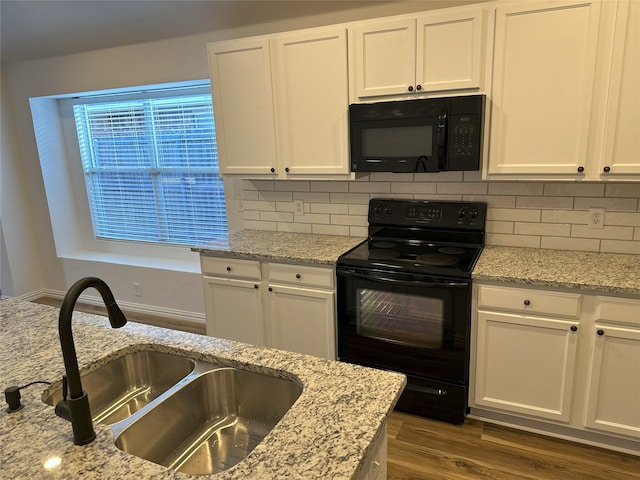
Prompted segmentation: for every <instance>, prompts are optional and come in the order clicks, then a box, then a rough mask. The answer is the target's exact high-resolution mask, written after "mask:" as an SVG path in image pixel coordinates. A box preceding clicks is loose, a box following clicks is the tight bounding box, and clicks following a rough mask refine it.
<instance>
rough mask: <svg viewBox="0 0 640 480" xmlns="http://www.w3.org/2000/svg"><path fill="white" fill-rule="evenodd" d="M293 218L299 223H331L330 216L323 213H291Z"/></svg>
mask: <svg viewBox="0 0 640 480" xmlns="http://www.w3.org/2000/svg"><path fill="white" fill-rule="evenodd" d="M293 220H294V221H295V222H300V223H321V224H329V223H331V221H330V220H331V217H330V216H329V215H327V214H324V213H322V214H321V213H305V214H304V215H296V214H294V215H293Z"/></svg>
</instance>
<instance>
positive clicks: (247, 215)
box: [242, 210, 260, 220]
mask: <svg viewBox="0 0 640 480" xmlns="http://www.w3.org/2000/svg"><path fill="white" fill-rule="evenodd" d="M242 218H244V219H245V220H260V212H259V211H257V210H245V211H244V212H242Z"/></svg>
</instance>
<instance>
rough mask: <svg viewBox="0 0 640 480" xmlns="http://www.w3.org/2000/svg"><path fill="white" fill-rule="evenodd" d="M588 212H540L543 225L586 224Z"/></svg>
mask: <svg viewBox="0 0 640 480" xmlns="http://www.w3.org/2000/svg"><path fill="white" fill-rule="evenodd" d="M588 217H589V212H586V211H582V210H542V221H543V222H545V223H575V224H578V225H580V224H584V225H586V224H587V220H588Z"/></svg>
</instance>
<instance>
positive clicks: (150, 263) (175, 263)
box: [58, 250, 201, 274]
mask: <svg viewBox="0 0 640 480" xmlns="http://www.w3.org/2000/svg"><path fill="white" fill-rule="evenodd" d="M58 257H59V258H62V259H69V260H81V261H86V262H101V263H111V264H116V265H127V266H130V267H141V268H154V269H160V270H168V271H174V272H186V273H197V274H200V273H201V272H200V257H199V256H198V254H197V253H196V254H193V258H187V259H174V258H158V257H153V256H140V255H126V254H122V253H106V252H96V251H91V250H78V251H75V252H73V253H65V254H63V255H58Z"/></svg>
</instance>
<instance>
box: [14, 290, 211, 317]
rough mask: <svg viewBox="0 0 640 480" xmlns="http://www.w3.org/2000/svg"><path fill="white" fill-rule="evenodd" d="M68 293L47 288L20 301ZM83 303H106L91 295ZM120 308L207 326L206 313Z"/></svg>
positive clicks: (122, 304)
mask: <svg viewBox="0 0 640 480" xmlns="http://www.w3.org/2000/svg"><path fill="white" fill-rule="evenodd" d="M66 293H67V292H64V291H59V290H50V289H47V288H42V289H40V290H36V291H34V292H31V293H27V294H25V295H20V296H19V297H16V298H18V299H19V300H25V301H28V302H30V301H33V300H36V299H38V298H41V297H51V298H56V299H60V300H62V299H63V298H64V296H65V295H66ZM78 300H80V301H81V302H84V303H88V304H89V305H98V306H104V302H103V301H102V298H101V297H100V296H99V295H89V294H84V293H83V294H82V295H80V298H79V299H78ZM118 306H119V307H120V308H121V309H122V310H126V311H129V312H135V313H143V314H147V315H157V316H159V317H166V318H171V319H173V320H182V321H190V322H198V323H202V324H205V323H206V318H205V315H204V313H199V312H189V311H187V310H177V309H174V308H165V307H155V306H152V305H144V304H141V303H133V302H118Z"/></svg>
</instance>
